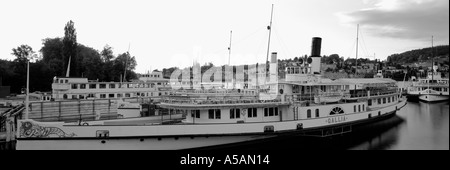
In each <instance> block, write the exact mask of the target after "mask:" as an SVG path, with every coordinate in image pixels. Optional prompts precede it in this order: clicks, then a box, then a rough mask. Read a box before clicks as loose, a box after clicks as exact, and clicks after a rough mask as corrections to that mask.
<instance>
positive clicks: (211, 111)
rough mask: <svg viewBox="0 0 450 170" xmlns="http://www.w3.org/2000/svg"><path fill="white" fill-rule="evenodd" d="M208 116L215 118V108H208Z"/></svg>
mask: <svg viewBox="0 0 450 170" xmlns="http://www.w3.org/2000/svg"><path fill="white" fill-rule="evenodd" d="M208 117H209V119H214V110H213V109H209V110H208Z"/></svg>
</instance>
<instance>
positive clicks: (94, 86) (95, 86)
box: [89, 84, 97, 89]
mask: <svg viewBox="0 0 450 170" xmlns="http://www.w3.org/2000/svg"><path fill="white" fill-rule="evenodd" d="M96 88H97V84H89V89H96Z"/></svg>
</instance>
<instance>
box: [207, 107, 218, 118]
mask: <svg viewBox="0 0 450 170" xmlns="http://www.w3.org/2000/svg"><path fill="white" fill-rule="evenodd" d="M208 117H209V119H220V117H221V115H220V109H209V110H208Z"/></svg>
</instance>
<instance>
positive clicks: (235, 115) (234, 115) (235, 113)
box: [230, 109, 241, 119]
mask: <svg viewBox="0 0 450 170" xmlns="http://www.w3.org/2000/svg"><path fill="white" fill-rule="evenodd" d="M239 118H241V109H230V119H239Z"/></svg>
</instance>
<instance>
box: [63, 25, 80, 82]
mask: <svg viewBox="0 0 450 170" xmlns="http://www.w3.org/2000/svg"><path fill="white" fill-rule="evenodd" d="M62 55H63V57H64V60H63V61H64V66H65V67H64V68H67V66H68V63H69V60H70V68H69V69H70V75H69V76H74V77H79V76H80V71H79V68H78V63H79V62H80V60H79V59H77V33H76V31H75V26H74V23H73V22H72V20H70V21H69V22H67V24H66V26H65V27H64V38H63V49H62Z"/></svg>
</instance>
